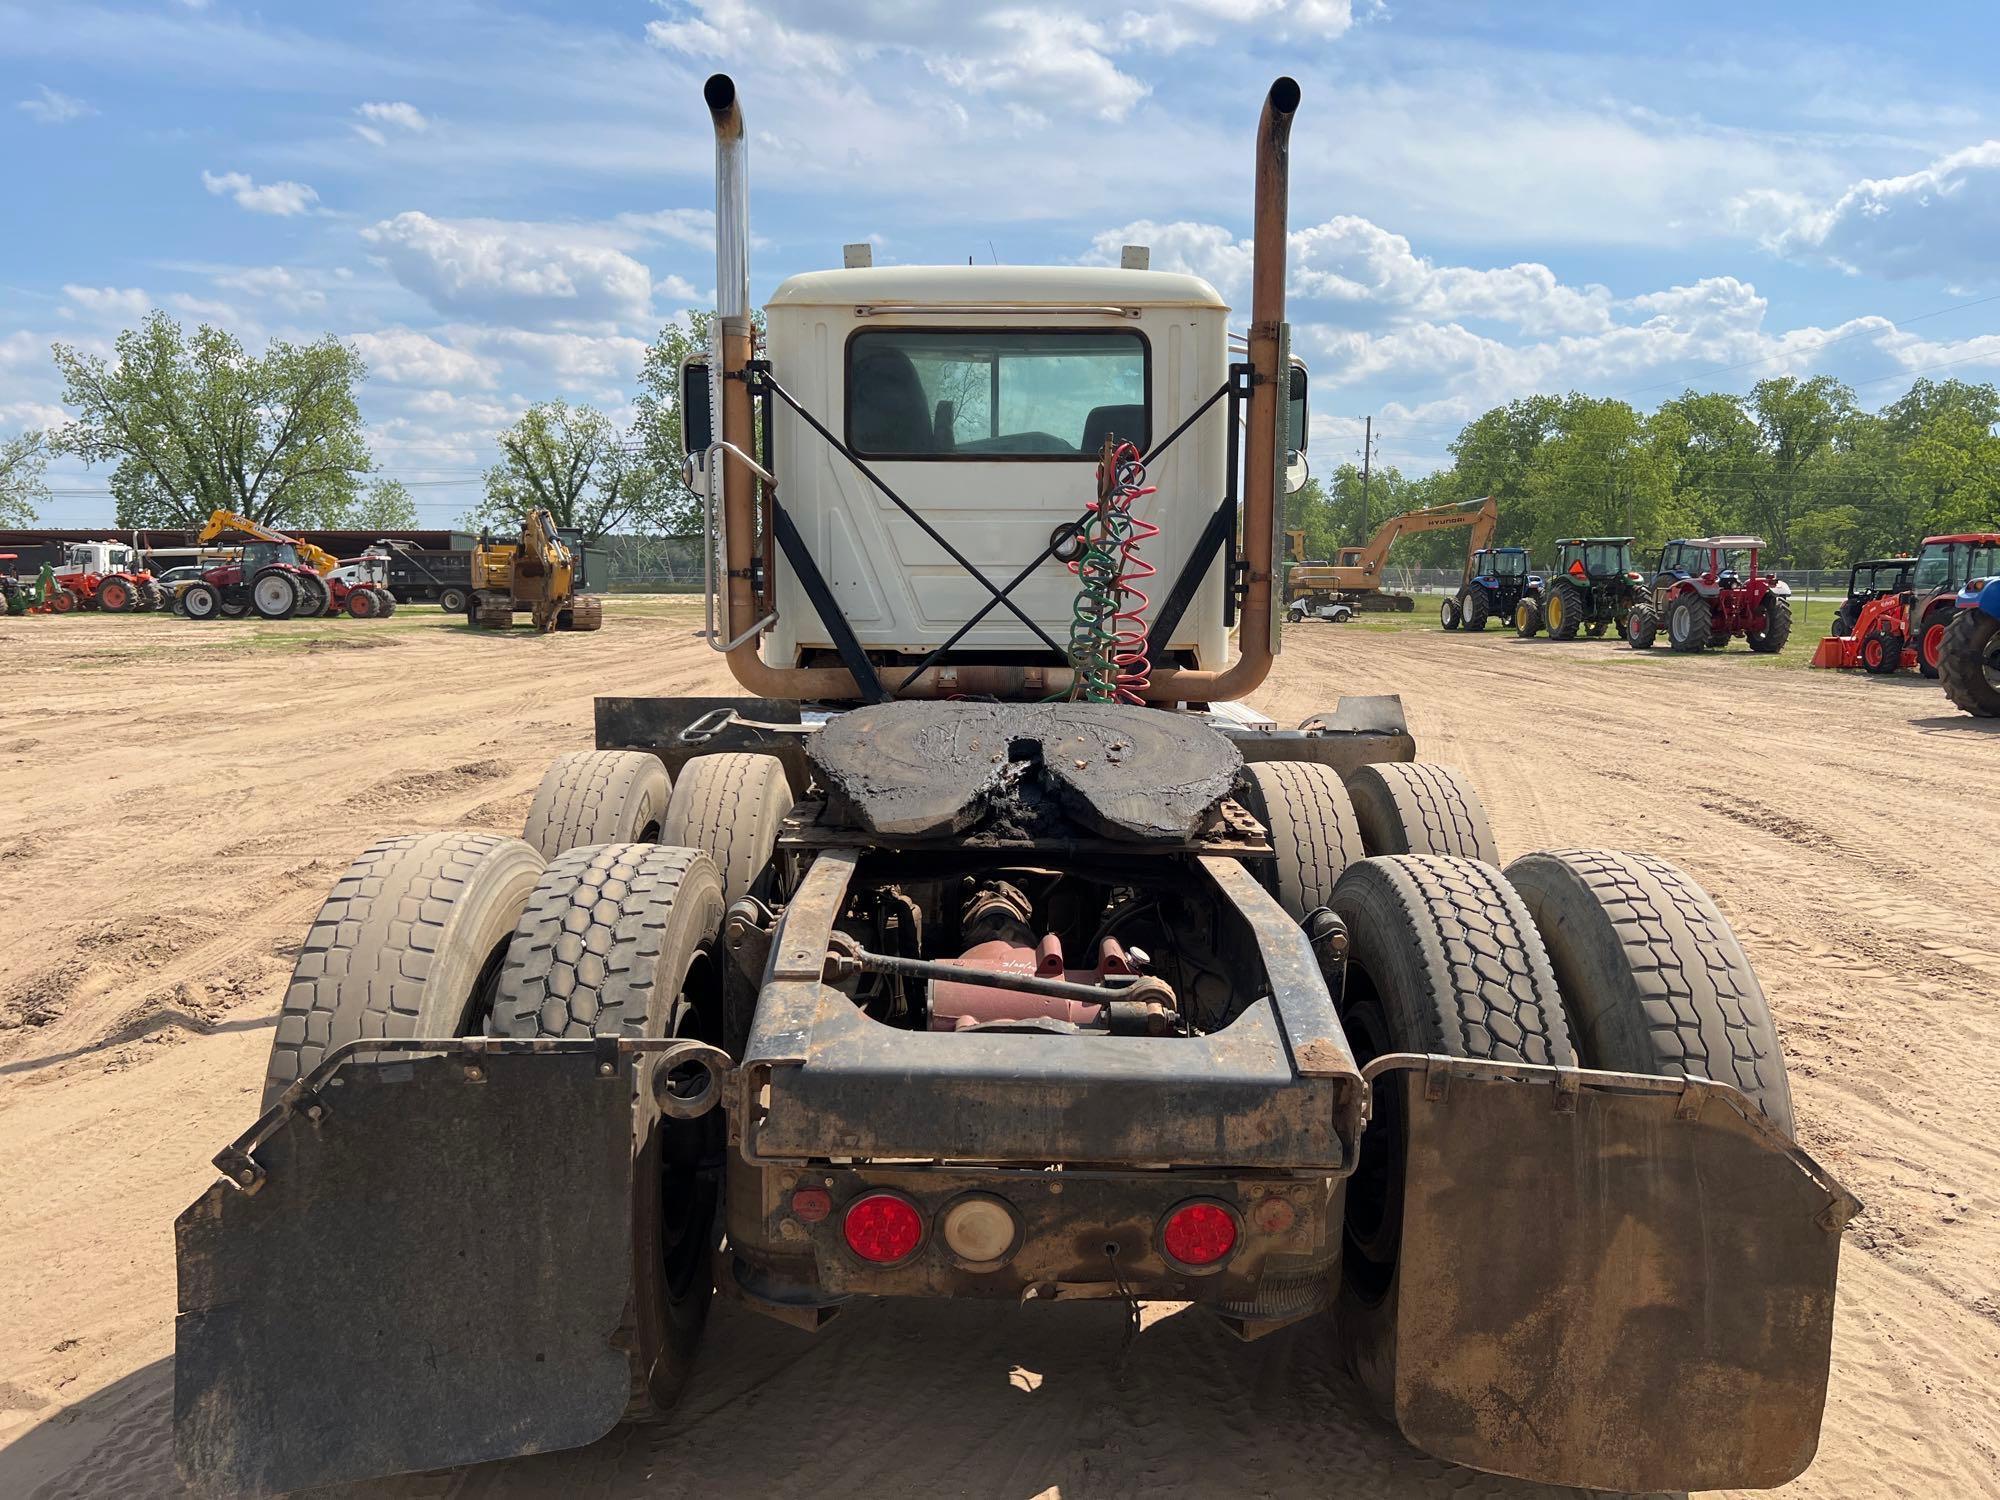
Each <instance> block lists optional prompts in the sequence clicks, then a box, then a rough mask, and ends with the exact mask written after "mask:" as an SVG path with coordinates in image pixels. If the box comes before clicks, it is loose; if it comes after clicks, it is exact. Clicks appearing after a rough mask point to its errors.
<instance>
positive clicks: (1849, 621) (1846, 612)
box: [1826, 599, 1861, 635]
mask: <svg viewBox="0 0 2000 1500" xmlns="http://www.w3.org/2000/svg"><path fill="white" fill-rule="evenodd" d="M1860 617H1861V610H1860V608H1859V606H1857V605H1856V604H1855V602H1854V601H1853V600H1852V599H1850V600H1848V601H1847V603H1845V604H1843V605H1841V606H1840V608H1839V609H1837V610H1835V611H1834V612H1833V624H1832V625H1831V626H1829V627H1828V628H1827V632H1826V633H1827V634H1828V635H1853V634H1854V622H1855V621H1856V620H1858V619H1859V618H1860Z"/></svg>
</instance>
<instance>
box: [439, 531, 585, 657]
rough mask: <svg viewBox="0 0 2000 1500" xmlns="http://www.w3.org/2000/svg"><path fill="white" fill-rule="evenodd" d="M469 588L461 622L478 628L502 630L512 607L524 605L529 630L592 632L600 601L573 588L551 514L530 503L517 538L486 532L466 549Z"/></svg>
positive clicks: (571, 563)
mask: <svg viewBox="0 0 2000 1500" xmlns="http://www.w3.org/2000/svg"><path fill="white" fill-rule="evenodd" d="M471 583H472V591H471V594H470V595H469V597H468V598H467V599H466V604H465V618H466V623H468V624H470V625H472V626H473V627H474V628H476V629H479V630H506V629H509V628H510V627H511V626H512V625H513V623H514V611H515V610H517V609H525V610H527V611H529V612H530V613H531V614H532V615H533V617H534V621H535V629H536V630H539V631H543V632H547V631H551V630H598V629H601V628H603V625H604V600H603V598H602V597H601V596H599V595H597V594H579V593H578V592H577V591H576V560H575V554H574V553H573V552H572V551H571V550H570V546H569V543H567V542H565V541H564V540H563V539H562V536H561V534H560V533H559V532H558V531H557V530H556V518H555V517H554V516H553V515H551V514H550V513H549V512H548V511H547V510H546V509H545V508H543V507H542V506H539V505H538V506H536V507H534V508H533V509H532V510H530V511H529V512H528V513H527V514H526V515H525V516H523V517H522V518H521V530H520V534H519V535H518V536H514V537H507V538H502V539H496V538H495V537H494V536H493V534H492V533H491V532H487V533H485V534H483V535H482V536H481V537H480V538H479V545H478V546H476V547H474V548H473V549H472V578H471Z"/></svg>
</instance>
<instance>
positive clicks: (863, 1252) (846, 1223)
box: [840, 1193, 924, 1266]
mask: <svg viewBox="0 0 2000 1500" xmlns="http://www.w3.org/2000/svg"><path fill="white" fill-rule="evenodd" d="M840 1228H841V1233H843V1234H844V1235H846V1237H847V1248H848V1249H850V1250H852V1251H853V1252H854V1253H855V1254H856V1255H858V1256H860V1257H861V1258H862V1259H863V1260H872V1261H874V1262H875V1263H876V1264H877V1265H883V1266H886V1265H892V1264H894V1263H895V1262H896V1261H899V1260H905V1259H907V1258H908V1257H909V1256H910V1255H911V1254H913V1253H914V1252H915V1250H916V1248H917V1246H918V1245H920V1244H922V1243H923V1239H924V1221H923V1218H922V1216H921V1215H919V1214H918V1213H917V1210H916V1208H915V1206H914V1205H913V1204H911V1203H910V1201H909V1200H908V1199H906V1198H899V1197H897V1196H896V1195H895V1194H894V1193H868V1194H865V1195H864V1196H862V1197H859V1198H856V1199H855V1200H854V1201H853V1202H852V1203H850V1204H849V1205H848V1206H847V1214H846V1216H845V1217H844V1218H842V1220H841V1221H840Z"/></svg>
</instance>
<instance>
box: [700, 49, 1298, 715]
mask: <svg viewBox="0 0 2000 1500" xmlns="http://www.w3.org/2000/svg"><path fill="white" fill-rule="evenodd" d="M702 98H703V99H704V100H705V101H706V102H707V104H708V112H709V114H710V116H711V117H712V118H713V119H714V122H715V300H716V344H717V347H716V352H717V354H718V356H719V359H718V363H717V365H716V367H715V368H716V374H717V376H718V377H719V378H717V379H715V380H713V381H711V383H710V389H711V391H716V392H719V396H717V397H716V398H715V399H719V401H720V403H721V421H720V422H719V423H718V424H717V427H716V430H718V431H720V432H721V434H722V436H723V437H724V438H725V439H726V440H727V441H729V442H731V443H734V444H736V446H737V447H739V448H741V449H742V450H743V451H744V452H745V453H750V452H754V451H755V449H754V446H753V444H754V437H755V433H754V428H753V423H752V418H751V409H750V391H749V388H748V387H747V386H746V385H745V384H744V382H743V380H742V379H741V378H740V377H741V375H742V373H743V372H744V370H745V367H746V366H747V365H748V364H749V362H750V360H751V359H752V358H753V357H754V352H753V345H752V334H751V324H750V147H749V140H748V138H747V136H746V135H745V133H744V128H743V110H742V106H741V105H740V104H739V103H738V100H737V95H736V84H735V81H734V80H733V79H731V78H730V77H729V75H728V74H726V73H717V74H715V75H714V76H713V77H712V78H710V79H709V80H708V82H707V83H706V84H704V85H703V87H702ZM1298 107H1299V86H1298V83H1297V81H1296V80H1294V79H1291V78H1280V79H1278V80H1277V82H1275V83H1273V84H1272V85H1271V91H1270V93H1269V94H1268V95H1266V96H1265V99H1264V113H1263V116H1262V118H1261V119H1260V120H1259V122H1258V125H1257V175H1256V195H1257V196H1256V219H1255V236H1256V238H1255V244H1254V250H1253V252H1252V255H1253V258H1252V261H1251V289H1250V340H1249V362H1250V366H1251V369H1252V370H1253V371H1254V376H1253V384H1252V385H1251V388H1250V410H1249V418H1248V425H1249V431H1248V433H1247V434H1246V436H1245V442H1244V447H1243V468H1244V485H1243V556H1244V562H1245V565H1246V568H1247V572H1248V578H1247V582H1246V587H1245V590H1244V597H1243V615H1242V620H1243V625H1242V629H1241V632H1240V636H1239V641H1238V654H1237V658H1236V660H1235V661H1233V662H1231V663H1230V664H1229V666H1228V667H1227V668H1225V669H1224V670H1222V671H1220V672H1209V671H1182V670H1176V669H1173V668H1168V669H1165V670H1155V671H1154V673H1153V677H1152V682H1151V685H1150V688H1149V690H1148V693H1147V696H1148V698H1149V699H1150V700H1151V701H1153V702H1159V703H1173V702H1185V703H1212V702H1217V701H1221V700H1225V699H1230V698H1236V697H1240V696H1241V695H1243V694H1244V693H1248V692H1250V691H1252V690H1253V689H1255V688H1256V687H1257V686H1258V684H1260V683H1261V682H1263V680H1264V678H1265V677H1266V676H1267V675H1269V673H1270V670H1271V658H1272V655H1273V652H1274V648H1275V646H1276V644H1277V642H1276V640H1275V636H1274V632H1275V626H1274V624H1273V620H1272V591H1273V590H1274V589H1275V588H1276V587H1277V576H1276V574H1277V530H1278V520H1279V517H1280V515H1281V514H1282V512H1281V510H1280V508H1279V497H1280V495H1281V493H1282V490H1283V484H1282V481H1281V480H1280V477H1279V476H1280V473H1281V471H1282V466H1283V464H1284V460H1285V455H1284V454H1283V453H1281V452H1279V451H1278V414H1279V412H1280V411H1282V410H1283V407H1282V406H1281V405H1280V403H1281V402H1284V401H1286V400H1288V399H1289V397H1290V395H1291V385H1290V379H1291V372H1290V370H1289V369H1286V368H1283V367H1282V366H1281V364H1280V359H1279V347H1278V346H1279V343H1280V338H1279V329H1280V326H1281V325H1282V324H1283V323H1284V321H1285V232H1286V222H1285V221H1286V210H1287V203H1288V198H1289V195H1290V179H1291V138H1292V116H1293V115H1294V114H1295V113H1296V112H1297V110H1298ZM722 497H723V498H722V516H723V531H724V540H723V558H724V562H725V564H726V566H727V568H728V589H727V595H728V612H727V620H728V630H729V633H730V635H731V636H732V637H733V636H735V635H738V634H741V633H742V632H743V631H745V630H747V629H748V628H749V627H750V625H751V624H752V623H753V622H754V621H755V620H757V619H758V618H759V615H758V613H757V600H756V596H755V594H754V592H753V591H752V589H751V586H750V560H751V545H750V544H751V539H752V537H753V536H754V535H755V514H756V502H755V500H754V498H753V494H752V478H751V475H750V474H749V473H748V472H747V471H745V470H744V469H743V467H742V466H741V465H740V464H733V463H725V464H724V479H723V491H722ZM769 519H770V518H769V517H768V516H766V518H765V523H766V524H765V534H766V535H767V536H768V535H769V534H770V525H769ZM769 566H770V564H769V561H768V560H767V564H766V567H767V572H768V569H769ZM728 660H729V669H730V672H731V673H732V674H733V675H734V676H735V678H736V680H737V681H738V682H740V683H742V684H743V686H744V687H745V688H747V689H749V690H750V691H751V692H753V693H755V694H757V695H758V696H759V697H765V698H778V699H787V698H800V699H829V700H841V699H853V698H858V697H860V696H861V692H860V688H859V687H858V686H857V685H856V683H855V681H854V678H853V676H852V675H851V674H850V673H849V672H848V671H847V669H846V668H845V667H773V666H768V665H766V664H765V662H764V660H763V658H762V657H761V656H760V655H759V654H758V650H757V643H756V642H755V641H754V640H753V641H747V642H745V643H744V644H743V645H741V646H738V647H737V648H736V649H735V650H733V651H731V652H730V653H729V658H728ZM1071 676H1072V674H1071V672H1070V670H1069V669H1068V668H1067V667H1058V668H1043V667H1016V666H998V665H995V666H972V665H968V666H962V667H933V668H932V669H930V670H929V671H927V672H925V673H924V674H923V676H922V677H920V678H918V679H917V681H916V682H914V683H912V684H910V686H909V687H908V688H906V689H903V690H902V693H901V696H903V697H909V698H937V697H946V696H949V695H952V694H964V693H991V694H993V695H995V696H998V697H1017V696H1021V695H1023V694H1026V695H1028V696H1033V697H1043V696H1047V695H1048V694H1050V693H1051V692H1063V691H1066V690H1067V688H1068V686H1069V683H1070V680H1071Z"/></svg>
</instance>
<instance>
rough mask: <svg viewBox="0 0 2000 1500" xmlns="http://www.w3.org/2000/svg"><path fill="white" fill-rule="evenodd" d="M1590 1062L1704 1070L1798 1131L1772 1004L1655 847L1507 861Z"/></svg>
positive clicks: (1721, 928) (1678, 1073) (1712, 914)
mask: <svg viewBox="0 0 2000 1500" xmlns="http://www.w3.org/2000/svg"><path fill="white" fill-rule="evenodd" d="M1507 879H1508V880H1509V881H1510V882H1511V883H1512V884H1513V886H1514V889H1515V890H1517V891H1519V892H1520V893H1521V899H1522V901H1523V902H1524V903H1526V905H1527V908H1528V913H1529V915H1530V916H1531V917H1533V918H1534V922H1535V928H1536V930H1537V931H1538V932H1539V933H1540V934H1541V937H1542V943H1543V945H1544V946H1545V947H1546V948H1547V949H1548V954H1549V962H1550V964H1551V966H1552V967H1553V968H1554V970H1555V976H1556V986H1557V988H1558V989H1559V990H1561V992H1562V997H1563V1006H1564V1009H1565V1010H1566V1012H1567V1014H1568V1016H1569V1025H1570V1031H1571V1034H1572V1035H1573V1036H1574V1037H1575V1039H1576V1049H1577V1052H1578V1053H1579V1054H1580V1055H1581V1057H1582V1060H1583V1066H1584V1067H1586V1068H1604V1069H1607V1070H1608V1071H1610V1072H1614V1073H1653V1074H1664V1075H1665V1076H1667V1077H1669V1078H1687V1077H1695V1078H1707V1079H1711V1080H1712V1081H1714V1082H1716V1083H1725V1084H1728V1085H1729V1086H1730V1087H1732V1088H1735V1089H1740V1090H1741V1091H1742V1092H1743V1094H1744V1095H1745V1096H1746V1097H1748V1098H1749V1099H1750V1101H1751V1102H1752V1103H1754V1104H1755V1105H1756V1106H1757V1107H1758V1108H1759V1109H1761V1110H1762V1111H1763V1112H1764V1115H1765V1117H1766V1118H1767V1119H1768V1120H1770V1122H1771V1123H1772V1124H1773V1125H1775V1126H1777V1128H1778V1129H1779V1130H1781V1131H1783V1132H1784V1133H1785V1136H1786V1137H1787V1138H1788V1139H1789V1138H1792V1137H1793V1135H1794V1131H1793V1126H1792V1092H1791V1085H1790V1084H1789V1082H1788V1081H1787V1080H1786V1077H1785V1057H1784V1052H1783V1050H1782V1049H1781V1048H1780V1047H1779V1045H1778V1029H1777V1026H1776V1025H1775V1024H1774V1023H1773V1022H1772V1020H1771V1007H1770V1005H1769V1004H1768V1003H1767V1002H1766V1001H1765V999H1764V991H1763V989H1762V987H1761V986H1759V984H1758V983H1757V975H1756V973H1755V972H1754V971H1753V970H1752V969H1751V967H1750V960H1749V959H1748V958H1746V957H1745V956H1744V953H1743V947H1742V944H1740V943H1739V942H1737V940H1736V934H1735V932H1734V931H1733V930H1732V929H1731V928H1730V926H1729V919H1728V918H1727V917H1725V916H1723V915H1722V913H1721V912H1720V911H1719V910H1717V908H1716V905H1715V902H1714V901H1712V900H1710V899H1709V896H1708V893H1707V892H1706V891H1704V890H1703V889H1702V888H1701V887H1700V886H1699V885H1697V884H1695V882H1694V881H1693V880H1692V879H1690V878H1689V877H1688V876H1687V875H1685V874H1683V873H1682V872H1681V871H1680V870H1679V869H1678V868H1676V867H1675V866H1673V865H1671V864H1668V863H1667V862H1666V861H1665V860H1663V859H1659V858H1657V857H1655V856H1653V855H1650V854H1625V853H1620V852H1617V851H1614V850H1604V849H1563V850H1557V851H1554V852H1550V853H1542V854H1524V855H1523V856H1521V858H1519V859H1517V860H1515V861H1514V862H1513V863H1512V864H1511V865H1509V866H1508V867H1507Z"/></svg>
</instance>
